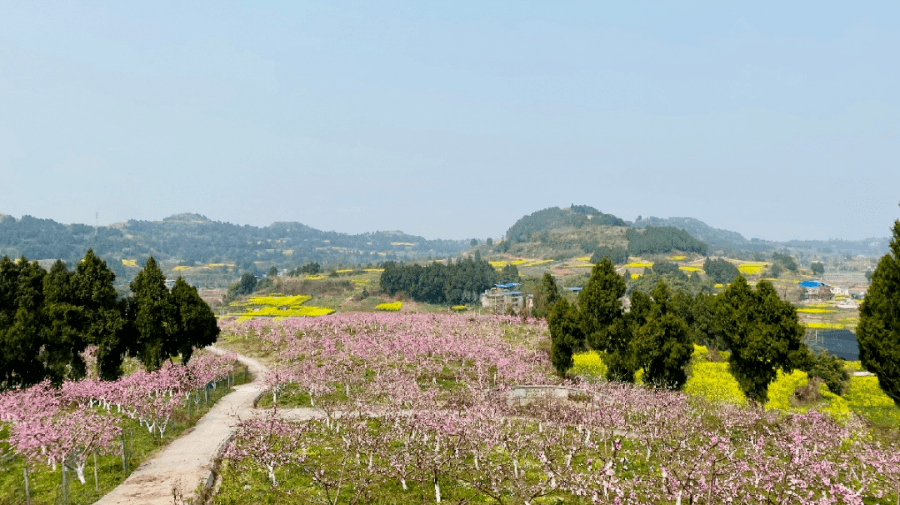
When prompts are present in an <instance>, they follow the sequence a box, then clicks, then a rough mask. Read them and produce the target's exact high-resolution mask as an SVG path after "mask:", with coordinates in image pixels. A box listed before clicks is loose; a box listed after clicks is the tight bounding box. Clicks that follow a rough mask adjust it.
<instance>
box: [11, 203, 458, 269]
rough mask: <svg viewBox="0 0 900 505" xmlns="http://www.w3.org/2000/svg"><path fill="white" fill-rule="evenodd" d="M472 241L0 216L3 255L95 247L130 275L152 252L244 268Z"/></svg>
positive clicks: (369, 258) (197, 221) (176, 221)
mask: <svg viewBox="0 0 900 505" xmlns="http://www.w3.org/2000/svg"><path fill="white" fill-rule="evenodd" d="M466 246H468V243H467V242H464V241H461V240H426V239H424V238H422V237H419V236H415V235H408V234H405V233H403V232H400V231H379V232H373V233H363V234H358V235H349V234H346V233H339V232H334V231H321V230H317V229H315V228H311V227H309V226H306V225H304V224H301V223H291V222H278V223H273V224H271V225H269V226H266V227H262V228H260V227H255V226H249V225H243V226H241V225H236V224H231V223H223V222H218V221H212V220H210V219H207V218H206V217H204V216H201V215H199V214H189V213H188V214H178V215H174V216H170V217H167V218H165V219H163V220H162V221H135V220H130V221H127V222H124V223H117V224H114V225H111V226H98V227H95V226H88V225H84V224H61V223H57V222H56V221H53V220H52V219H38V218H34V217H31V216H23V217H22V218H21V219H15V218H13V217H11V216H2V215H0V255H7V256H10V257H19V256H22V255H24V256H25V257H27V258H28V259H33V260H45V259H57V258H58V259H62V260H64V261H67V262H69V263H70V264H72V262H73V261H78V260H79V259H80V258H81V257H83V256H84V253H85V251H86V250H87V249H88V248H93V249H94V252H95V253H96V254H98V255H99V256H100V257H102V258H104V259H105V260H106V261H107V263H108V264H109V266H110V268H112V269H113V270H114V271H115V272H116V275H117V276H121V275H126V276H127V274H128V272H127V271H126V270H125V268H124V266H123V264H122V261H121V260H137V261H138V262H141V261H143V260H146V258H147V257H148V256H151V255H152V256H154V257H155V258H156V259H157V260H159V261H162V262H167V261H168V262H177V263H178V264H183V265H194V264H202V263H233V264H235V266H236V268H238V269H241V270H252V269H253V268H254V262H257V261H262V262H266V263H274V264H279V265H300V264H304V263H307V262H318V263H323V264H344V265H360V264H369V263H377V262H381V261H385V260H387V259H395V260H413V259H427V258H429V257H446V256H450V255H454V254H457V253H459V252H460V251H462V250H463V249H464V248H465V247H466Z"/></svg>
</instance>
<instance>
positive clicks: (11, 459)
mask: <svg viewBox="0 0 900 505" xmlns="http://www.w3.org/2000/svg"><path fill="white" fill-rule="evenodd" d="M249 380H250V378H249V375H248V374H247V370H246V367H240V368H238V369H236V373H235V377H234V384H235V385H238V384H244V383H246V382H248V381H249ZM224 384H225V383H224V381H223V382H220V383H219V384H218V386H217V387H216V389H214V390H211V391H210V396H209V403H208V405H207V404H206V402H205V401H201V402H200V404H199V406H197V407H193V406H192V408H191V409H190V412H188V409H187V408H186V407H182V408H180V409H178V410H177V411H176V413H175V415H174V416H173V417H172V420H171V421H170V422H169V425H168V426H167V427H166V434H165V437H164V438H162V439H160V438H159V435H158V434H155V435H151V434H150V433H149V432H148V431H147V429H146V428H144V427H143V426H140V425H139V423H138V421H137V420H136V419H135V420H132V419H126V420H125V422H123V423H122V428H123V432H124V433H125V447H126V454H127V458H128V460H127V464H128V467H127V468H128V472H127V473H126V472H123V471H122V439H121V438H119V441H118V443H117V444H114V446H112V447H111V448H110V449H111V450H112V452H111V453H109V454H98V455H97V466H96V471H97V485H96V487H95V481H94V458H93V457H91V456H89V457H88V460H87V465H86V466H85V468H84V477H85V480H86V483H85V484H84V485H82V484H81V483H80V482H79V481H78V478H77V477H76V475H75V472H74V470H73V471H71V472H67V474H68V475H67V480H68V486H67V487H68V504H69V505H82V504H89V503H94V502H95V501H97V500H98V499H99V498H100V497H102V496H103V495H105V494H106V493H108V492H110V491H111V490H113V489H114V488H115V487H116V486H118V485H119V484H121V483H122V482H123V481H124V480H125V479H126V478H127V477H128V475H130V474H131V472H132V471H134V470H135V469H136V468H137V467H138V466H140V465H141V463H143V462H144V460H146V459H147V458H148V457H149V456H150V455H152V454H153V453H154V452H155V451H157V450H158V449H160V448H161V447H163V446H165V445H166V444H168V443H169V442H170V441H172V440H174V439H175V438H177V437H178V436H180V435H181V434H182V433H184V432H185V431H186V430H188V429H190V428H191V427H193V426H194V424H196V423H197V420H199V419H200V418H201V417H203V415H204V414H206V412H208V411H209V409H210V408H211V407H212V406H213V405H215V403H216V402H217V401H218V400H219V399H220V398H222V397H223V396H225V395H226V394H228V393H229V392H230V390H229V389H228V388H227V387H226V386H225V385H224ZM8 436H9V434H8V428H7V427H4V429H3V430H2V431H0V455H7V457H4V458H2V459H0V505H21V504H23V503H25V481H24V468H25V466H26V461H25V460H24V459H23V458H20V457H18V456H11V455H9V454H8V452H9V444H8V443H7V439H8ZM27 466H28V473H29V476H28V478H29V490H30V496H31V503H32V505H50V504H57V503H63V487H62V467H61V465H57V467H56V471H53V470H52V469H51V468H50V467H49V466H47V465H46V464H41V463H36V462H33V461H32V462H28V463H27Z"/></svg>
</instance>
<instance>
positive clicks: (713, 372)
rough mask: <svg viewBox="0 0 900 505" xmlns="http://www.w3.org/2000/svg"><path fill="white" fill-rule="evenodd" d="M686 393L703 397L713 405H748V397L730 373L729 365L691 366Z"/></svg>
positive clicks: (700, 364) (708, 363) (695, 364)
mask: <svg viewBox="0 0 900 505" xmlns="http://www.w3.org/2000/svg"><path fill="white" fill-rule="evenodd" d="M684 392H685V393H687V394H689V395H693V396H702V397H704V398H706V400H707V401H709V402H711V403H731V404H734V405H746V404H747V397H745V396H744V393H743V391H741V387H740V386H739V385H738V382H737V380H735V378H734V377H733V376H732V375H731V373H729V372H728V363H710V362H708V361H700V362H697V363H694V364H693V365H691V376H690V377H689V378H688V380H687V382H686V383H685V384H684Z"/></svg>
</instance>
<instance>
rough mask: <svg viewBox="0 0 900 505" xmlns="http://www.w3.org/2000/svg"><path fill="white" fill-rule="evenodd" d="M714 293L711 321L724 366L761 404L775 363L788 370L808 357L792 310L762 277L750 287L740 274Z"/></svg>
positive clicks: (796, 318)
mask: <svg viewBox="0 0 900 505" xmlns="http://www.w3.org/2000/svg"><path fill="white" fill-rule="evenodd" d="M720 298H721V299H720V300H719V303H718V304H717V311H716V316H717V317H716V320H717V324H718V326H719V329H720V332H721V335H722V336H723V340H724V343H725V345H726V346H727V347H728V348H729V350H730V351H731V356H730V357H729V358H728V368H729V370H730V371H731V374H732V375H733V376H734V378H735V379H736V380H737V381H738V384H739V385H740V387H741V389H742V390H743V392H744V394H745V395H747V397H748V398H750V399H752V400H753V401H755V402H758V403H760V404H763V403H765V402H766V400H767V398H768V387H769V384H770V383H771V382H772V381H773V380H775V377H776V376H777V370H778V369H779V368H781V369H782V370H783V371H784V372H785V373H789V372H791V371H793V370H794V369H795V368H801V367H804V366H806V365H807V364H808V361H809V359H810V354H809V349H807V348H806V345H804V344H803V342H802V338H803V333H804V331H803V327H802V326H801V325H800V320H799V318H798V317H797V310H796V309H795V308H794V306H793V305H791V304H790V303H789V302H786V301H782V300H781V299H780V298H779V297H778V292H777V291H775V288H774V287H772V284H771V283H769V282H768V281H761V282H760V283H759V284H758V285H757V287H756V291H754V290H753V288H751V287H750V285H749V284H747V279H745V278H744V276H743V275H741V276H738V277H737V278H736V279H735V280H734V281H733V282H732V283H731V285H730V286H729V287H728V289H726V290H725V293H724V294H723V295H721V297H720Z"/></svg>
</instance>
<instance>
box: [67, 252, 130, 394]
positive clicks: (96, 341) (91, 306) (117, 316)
mask: <svg viewBox="0 0 900 505" xmlns="http://www.w3.org/2000/svg"><path fill="white" fill-rule="evenodd" d="M115 280H116V274H115V273H113V271H112V270H110V269H109V267H107V265H106V262H105V261H103V260H102V259H100V258H99V257H98V256H97V255H96V254H94V251H93V250H92V249H88V250H87V252H86V253H85V255H84V258H83V259H82V260H81V261H80V262H79V263H78V266H77V267H76V268H75V273H74V275H73V276H72V286H73V290H74V299H75V304H76V305H78V306H79V307H80V308H81V311H82V317H83V319H82V321H81V322H82V325H81V326H80V327H79V331H80V332H81V334H82V335H83V338H84V340H85V342H87V343H88V344H93V345H96V346H97V347H98V350H97V369H98V370H97V371H98V374H99V375H100V378H101V379H104V380H115V379H118V378H119V377H120V376H121V375H122V374H121V370H120V366H121V364H122V358H123V357H124V353H125V348H124V346H123V345H122V333H123V329H124V326H125V321H124V319H123V314H122V308H121V305H120V303H119V302H118V300H117V298H118V295H117V293H116V288H115V285H114V283H115Z"/></svg>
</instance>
